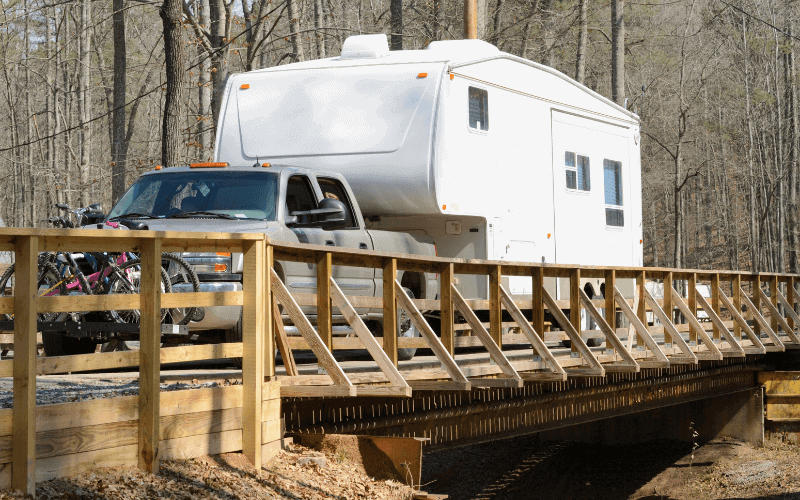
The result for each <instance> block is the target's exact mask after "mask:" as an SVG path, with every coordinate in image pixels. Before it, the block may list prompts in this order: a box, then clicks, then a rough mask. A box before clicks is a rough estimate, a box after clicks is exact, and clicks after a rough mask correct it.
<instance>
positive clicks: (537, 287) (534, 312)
mask: <svg viewBox="0 0 800 500" xmlns="http://www.w3.org/2000/svg"><path fill="white" fill-rule="evenodd" d="M531 280H532V281H533V283H532V284H531V285H532V286H531V326H532V327H533V329H534V331H536V332H538V333H539V336H540V337H542V338H543V339H544V298H543V297H542V290H544V271H543V270H542V268H541V267H534V268H532V269H531Z"/></svg>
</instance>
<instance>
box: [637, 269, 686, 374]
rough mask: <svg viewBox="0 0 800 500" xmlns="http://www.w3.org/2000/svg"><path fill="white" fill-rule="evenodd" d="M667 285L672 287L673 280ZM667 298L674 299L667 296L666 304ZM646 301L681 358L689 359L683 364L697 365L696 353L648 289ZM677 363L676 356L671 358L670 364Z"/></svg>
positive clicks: (645, 293)
mask: <svg viewBox="0 0 800 500" xmlns="http://www.w3.org/2000/svg"><path fill="white" fill-rule="evenodd" d="M671 274H672V273H670V275H671ZM667 284H669V286H670V287H672V280H669V281H667V280H665V281H664V286H667ZM667 296H669V297H672V294H671V293H667V294H665V302H666V297H667ZM644 300H645V301H646V302H647V303H648V305H649V306H650V309H651V310H652V311H653V313H654V314H655V316H656V317H657V318H658V319H659V321H661V324H662V325H663V326H664V334H665V335H668V336H669V338H670V339H671V340H672V343H673V344H674V345H676V346H678V349H680V351H681V356H682V357H683V358H688V359H684V360H682V361H683V363H688V362H690V361H691V364H697V356H695V354H694V352H692V349H691V348H690V347H689V345H688V344H687V343H686V341H685V340H683V336H681V334H680V332H678V329H677V328H675V324H674V323H673V322H672V315H671V314H669V315H668V314H667V312H666V311H665V310H663V309H661V307H660V306H659V305H658V302H657V301H656V300H655V298H654V297H653V296H652V295H651V294H650V292H649V291H647V289H645V290H644ZM669 303H670V308H671V307H672V300H670V301H669ZM665 338H666V337H665ZM675 362H677V361H676V360H675V357H674V356H673V357H670V363H675Z"/></svg>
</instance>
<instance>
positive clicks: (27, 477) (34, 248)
mask: <svg viewBox="0 0 800 500" xmlns="http://www.w3.org/2000/svg"><path fill="white" fill-rule="evenodd" d="M14 251H15V254H16V256H15V257H16V269H15V271H14V279H15V282H16V283H15V288H14V368H13V370H14V405H13V408H14V409H13V417H12V418H13V421H12V432H13V436H12V438H11V443H12V453H11V457H12V470H11V473H12V476H11V487H12V488H14V489H17V490H21V491H23V492H25V493H26V494H28V495H35V494H36V292H37V278H38V272H37V264H38V254H39V238H38V237H37V236H18V237H17V242H16V245H15V249H14Z"/></svg>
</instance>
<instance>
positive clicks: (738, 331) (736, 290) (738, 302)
mask: <svg viewBox="0 0 800 500" xmlns="http://www.w3.org/2000/svg"><path fill="white" fill-rule="evenodd" d="M731 295H732V296H733V306H734V307H735V308H736V312H737V313H738V314H742V276H741V275H740V274H737V275H734V277H733V278H731ZM733 336H734V337H736V340H738V341H741V340H742V327H741V326H740V325H739V323H738V322H736V321H734V322H733Z"/></svg>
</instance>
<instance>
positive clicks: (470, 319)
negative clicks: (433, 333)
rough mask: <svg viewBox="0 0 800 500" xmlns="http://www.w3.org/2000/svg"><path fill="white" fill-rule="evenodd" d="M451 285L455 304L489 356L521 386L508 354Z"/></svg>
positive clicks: (504, 372) (505, 373)
mask: <svg viewBox="0 0 800 500" xmlns="http://www.w3.org/2000/svg"><path fill="white" fill-rule="evenodd" d="M450 286H451V287H452V291H451V293H452V294H453V304H454V305H455V306H456V309H458V310H459V312H461V314H462V315H463V316H464V319H466V320H467V323H469V326H470V327H471V328H472V333H474V334H475V336H476V337H478V339H480V341H481V343H483V345H484V347H486V350H487V351H488V352H489V356H491V358H492V359H493V360H494V362H495V363H497V366H499V367H500V370H502V371H503V374H504V375H505V376H507V377H508V378H510V379H513V380H517V381H518V382H519V384H520V387H521V386H522V383H523V382H522V377H520V376H519V373H517V370H515V369H514V367H513V366H511V362H509V361H508V358H506V355H505V354H503V351H502V350H501V349H500V346H498V345H497V344H496V343H495V341H494V339H493V338H492V336H491V335H489V332H487V331H486V328H484V326H483V323H481V320H480V319H478V317H477V316H476V315H475V312H474V311H473V310H472V309H470V307H469V306H468V305H467V303H466V302H465V301H464V297H462V296H461V294H460V293H459V292H458V289H457V288H456V286H455V285H450ZM501 293H502V292H501ZM474 382H475V381H474V380H473V383H474Z"/></svg>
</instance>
